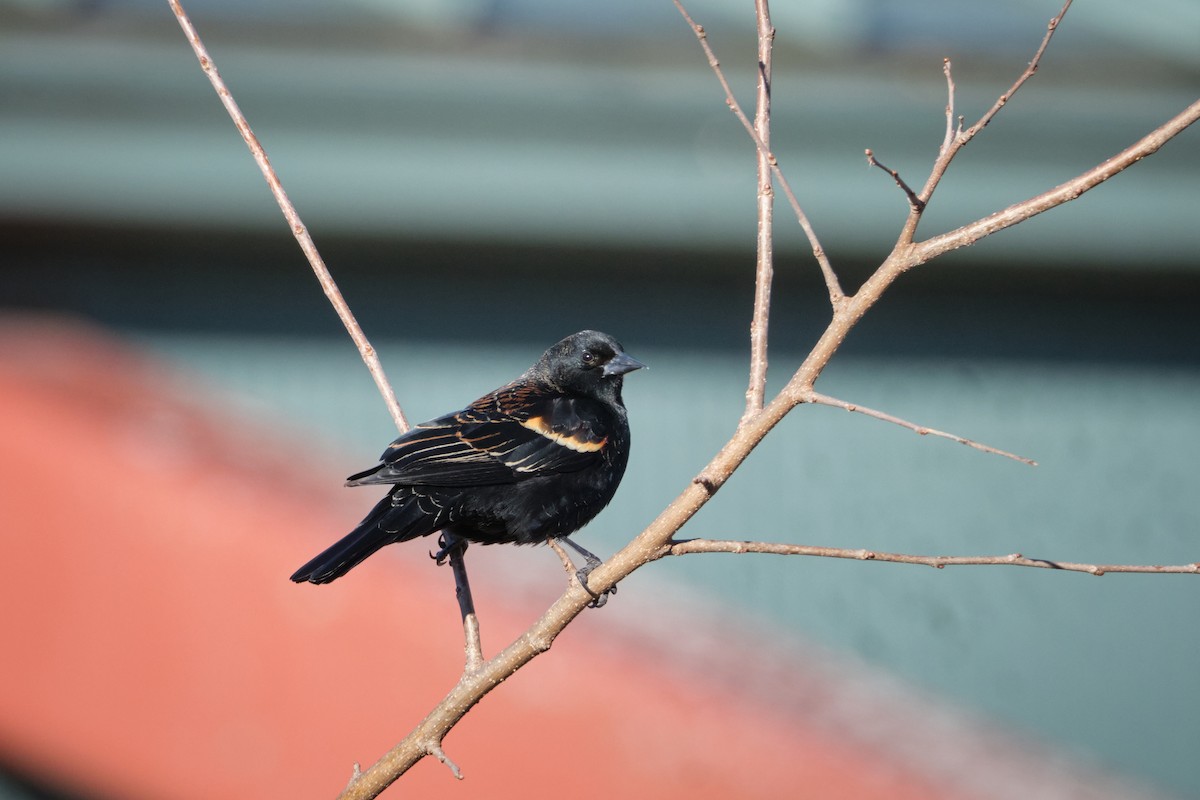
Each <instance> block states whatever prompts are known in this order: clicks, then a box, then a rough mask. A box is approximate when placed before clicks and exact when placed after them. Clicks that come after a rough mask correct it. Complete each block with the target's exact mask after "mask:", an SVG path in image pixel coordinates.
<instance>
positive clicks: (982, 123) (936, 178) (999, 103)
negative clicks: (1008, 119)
mask: <svg viewBox="0 0 1200 800" xmlns="http://www.w3.org/2000/svg"><path fill="white" fill-rule="evenodd" d="M1071 2H1072V0H1066V2H1065V3H1063V7H1062V9H1061V10H1060V11H1059V12H1058V14H1057V15H1056V16H1055V17H1054V18H1053V19H1051V20H1050V22H1049V23H1048V24H1047V26H1046V35H1045V36H1043V37H1042V41H1041V44H1039V45H1038V48H1037V51H1036V52H1035V53H1034V54H1033V58H1032V59H1030V61H1029V66H1027V67H1026V68H1025V71H1024V72H1022V73H1021V74H1020V75H1019V76H1018V77H1017V79H1016V81H1014V82H1013V85H1012V86H1010V87H1008V91H1006V92H1004V93H1003V94H1001V95H1000V97H998V98H997V99H996V102H995V103H993V104H992V107H991V108H989V109H988V110H987V111H986V112H985V113H984V115H983V116H982V117H980V118H979V120H978V121H977V122H976V123H975V124H974V125H972V126H971V127H969V128H967V129H966V130H963V129H962V121H961V118H960V120H959V123H958V129H957V130H956V131H955V132H954V135H953V136H951V135H950V129H951V128H952V127H953V124H954V123H953V118H954V80H953V78H951V76H950V59H945V60H944V61H943V63H942V71H943V72H944V73H945V74H946V84H947V87H948V91H949V95H950V102H949V103H948V104H947V106H946V127H947V141H946V143H945V144H943V146H942V149H941V150H940V152H939V153H938V157H937V160H936V161H934V163H933V169H932V170H931V171H930V173H929V178H928V179H927V180H926V181H925V186H924V187H923V188H922V189H921V191H920V193H919V194H918V195H917V196H918V197H920V198H921V200H922V201H923V202H925V203H928V202H929V198H931V197H932V196H933V191H934V189H936V188H937V185H938V184H939V183H940V182H941V180H942V176H943V175H945V173H946V168H947V167H949V166H950V162H951V161H953V160H954V157H955V156H956V155H957V154H958V152H959V151H960V150H962V149H963V147H965V146H966V145H967V143H968V142H970V141H971V140H972V139H973V138H975V135H976V134H977V133H979V132H980V131H981V130H983V129H984V128H986V127H987V126H988V124H989V123H990V122H991V121H992V120H993V119H994V118H995V116H996V115H997V114H998V113H1000V109H1001V108H1003V107H1004V106H1005V105H1006V104H1007V103H1008V101H1009V100H1011V99H1012V97H1013V95H1015V94H1016V93H1017V91H1018V90H1019V89H1020V88H1021V87H1022V86H1024V85H1025V82H1026V81H1028V80H1029V79H1030V78H1032V77H1033V76H1034V74H1035V73H1036V72H1037V70H1038V66H1039V64H1041V61H1042V55H1044V54H1045V52H1046V48H1047V47H1049V46H1050V40H1051V39H1052V38H1054V32H1055V31H1057V30H1058V25H1059V23H1060V22H1062V20H1063V17H1064V16H1066V13H1067V10H1068V9H1069V8H1070V7H1071ZM919 216H920V215H919V212H918V213H917V217H918V218H919ZM910 222H911V229H912V230H910V231H908V239H907V241H912V234H913V233H914V232H915V231H916V220H910ZM907 227H908V226H906V228H907Z"/></svg>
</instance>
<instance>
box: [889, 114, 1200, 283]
mask: <svg viewBox="0 0 1200 800" xmlns="http://www.w3.org/2000/svg"><path fill="white" fill-rule="evenodd" d="M1198 119H1200V100H1197V101H1196V102H1194V103H1192V104H1191V105H1190V106H1188V107H1187V108H1185V109H1184V110H1183V111H1181V112H1179V113H1178V114H1176V115H1175V116H1174V117H1172V118H1171V119H1169V120H1168V121H1167V122H1165V123H1163V124H1162V125H1160V126H1159V127H1158V128H1155V129H1154V130H1153V131H1151V132H1150V133H1149V134H1147V135H1146V136H1143V137H1142V138H1141V139H1139V140H1138V141H1136V142H1134V143H1133V144H1131V145H1130V146H1129V147H1127V148H1125V149H1124V150H1122V151H1121V152H1119V153H1117V154H1116V155H1114V156H1113V157H1112V158H1109V159H1108V160H1106V161H1104V162H1103V163H1101V164H1099V165H1097V166H1095V167H1093V168H1092V169H1089V170H1088V171H1087V172H1084V173H1083V174H1081V175H1079V176H1077V177H1075V178H1072V179H1071V180H1069V181H1067V182H1066V183H1062V184H1059V185H1058V186H1056V187H1054V188H1053V189H1051V190H1050V191H1048V192H1044V193H1042V194H1039V195H1037V196H1036V197H1031V198H1029V199H1028V200H1025V201H1023V202H1020V203H1016V204H1014V205H1011V206H1009V207H1008V208H1006V209H1004V210H1002V211H997V212H996V213H995V214H991V215H989V216H986V217H984V218H983V219H979V220H976V221H975V222H971V223H968V224H966V225H963V226H962V227H961V228H955V229H954V230H952V231H948V232H946V233H943V234H940V235H938V236H933V237H930V238H929V239H926V240H925V241H923V242H918V243H916V244H914V245H912V247H911V249H910V250H909V251H908V255H907V257H906V259H905V261H906V262H907V263H906V266H905V267H904V268H905V269H911V268H912V267H915V266H917V265H919V264H924V263H925V262H926V261H929V260H930V259H932V258H936V257H937V256H940V255H941V254H942V253H946V252H948V251H950V250H957V249H958V248H960V247H966V246H967V245H971V244H974V243H975V242H977V241H979V240H980V239H982V238H983V237H985V236H987V235H989V234H992V233H996V232H997V231H1002V230H1004V229H1005V228H1011V227H1012V226H1013V225H1016V224H1017V223H1019V222H1024V221H1025V220H1027V219H1029V218H1030V217H1034V216H1037V215H1038V214H1041V213H1042V212H1043V211H1049V210H1050V209H1052V208H1055V207H1056V206H1060V205H1062V204H1063V203H1067V202H1070V201H1071V200H1075V199H1078V198H1079V197H1080V195H1082V194H1083V193H1084V192H1086V191H1088V190H1090V189H1094V188H1095V187H1097V186H1099V185H1100V184H1101V183H1103V182H1104V181H1106V180H1108V179H1109V178H1111V177H1113V176H1114V175H1116V174H1117V173H1119V172H1122V171H1123V170H1125V169H1127V168H1128V167H1131V166H1133V165H1134V164H1136V163H1137V162H1139V161H1141V160H1142V159H1143V158H1146V157H1147V156H1152V155H1154V154H1155V153H1157V152H1158V151H1159V149H1160V148H1161V147H1162V146H1163V145H1164V144H1166V143H1167V142H1169V141H1170V140H1171V139H1173V138H1175V137H1176V136H1178V135H1179V134H1180V133H1182V132H1183V131H1184V130H1186V129H1187V128H1188V126H1190V125H1191V124H1192V123H1194V122H1195V121H1196V120H1198Z"/></svg>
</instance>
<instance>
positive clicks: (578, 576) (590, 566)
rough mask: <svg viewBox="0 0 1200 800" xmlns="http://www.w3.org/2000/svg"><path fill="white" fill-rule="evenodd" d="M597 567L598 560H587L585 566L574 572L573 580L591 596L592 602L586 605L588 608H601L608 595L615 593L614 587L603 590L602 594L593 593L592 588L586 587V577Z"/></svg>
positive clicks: (598, 564)
mask: <svg viewBox="0 0 1200 800" xmlns="http://www.w3.org/2000/svg"><path fill="white" fill-rule="evenodd" d="M598 566H600V559H598V558H589V559H588V560H587V564H586V566H584V567H583V568H582V569H578V570H576V571H575V580H577V581H579V585H580V586H582V587H583V590H584V591H585V592H587V593H588V594H589V595H591V596H592V602H590V603H588V604H587V607H588V608H600V607H602V606H603V605H604V604H605V603H607V602H608V596H609V595H610V594H616V593H617V587H616V586H610V587H608V588H607V589H605V590H604V591H603V592H599V593H597V592H593V591H592V587H590V586H588V575H590V574H592V570H594V569H595V568H596V567H598Z"/></svg>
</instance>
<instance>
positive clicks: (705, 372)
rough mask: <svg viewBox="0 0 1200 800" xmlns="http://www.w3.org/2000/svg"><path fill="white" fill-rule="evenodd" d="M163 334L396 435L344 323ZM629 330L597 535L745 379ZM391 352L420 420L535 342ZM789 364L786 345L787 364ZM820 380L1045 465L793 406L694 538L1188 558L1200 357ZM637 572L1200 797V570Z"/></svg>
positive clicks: (365, 449) (164, 343) (937, 368)
mask: <svg viewBox="0 0 1200 800" xmlns="http://www.w3.org/2000/svg"><path fill="white" fill-rule="evenodd" d="M147 341H148V343H149V345H150V346H151V347H152V348H153V349H154V350H156V351H158V352H161V353H163V354H166V355H168V356H169V357H170V358H172V359H173V360H175V361H176V362H177V363H180V364H183V365H186V366H187V367H188V368H189V369H194V370H196V371H197V372H199V373H200V374H202V375H205V376H207V379H208V380H210V381H211V382H212V385H213V386H214V387H219V388H220V390H221V391H222V392H228V393H232V395H231V396H232V397H233V399H235V400H236V401H237V404H238V405H239V407H241V408H243V409H244V413H246V414H247V415H248V418H251V419H252V418H254V417H256V416H257V417H262V418H270V419H271V420H272V421H274V422H277V423H278V422H282V423H283V424H285V425H291V426H295V427H296V428H299V429H303V430H306V431H311V432H316V433H317V434H319V435H320V436H322V437H324V438H325V439H326V440H327V441H328V442H329V443H330V445H331V447H335V448H336V451H337V452H339V453H342V454H345V456H346V458H347V460H346V463H345V468H344V469H343V471H345V472H349V471H350V470H353V469H358V468H360V467H362V466H363V465H364V464H369V463H370V462H371V461H372V460H373V459H374V458H375V456H376V455H377V452H378V451H379V450H381V448H382V445H383V444H385V443H386V441H387V440H388V439H389V438H390V436H391V435H392V431H393V429H392V427H391V423H390V421H389V420H388V419H387V417H386V415H385V414H384V412H383V410H382V405H381V403H380V401H379V399H378V396H377V395H376V394H375V392H374V389H373V387H372V385H371V384H370V382H369V379H368V377H367V375H366V372H365V370H363V368H362V366H361V365H360V364H359V363H358V361H357V357H356V355H355V353H354V352H353V351H352V350H351V349H350V348H349V347H348V346H347V345H346V344H344V343H342V342H336V341H330V342H309V343H304V344H301V343H297V342H294V341H287V340H283V339H250V340H245V339H228V338H221V337H204V336H195V335H181V334H175V335H157V336H154V337H152V338H150V339H148V340H147ZM625 344H626V346H627V348H628V349H629V350H630V351H631V352H633V353H634V354H636V355H637V356H638V357H639V358H641V359H642V360H644V361H646V362H647V363H648V364H650V365H651V369H650V370H649V371H647V372H644V373H639V374H637V375H636V376H634V377H632V378H630V380H629V381H628V383H627V388H626V396H627V402H628V405H629V408H630V414H631V417H632V421H633V428H634V450H633V456H632V460H631V463H630V468H629V472H628V475H627V477H626V480H625V483H624V485H623V486H622V489H621V491H620V492H619V494H618V496H617V499H616V500H615V501H614V503H613V505H612V507H611V508H610V509H609V510H607V511H606V512H605V513H603V514H602V515H601V516H600V517H599V518H598V519H597V521H595V522H594V523H593V524H592V525H591V526H590V527H589V528H587V529H586V530H585V531H583V532H582V533H581V534H580V536H581V540H582V541H584V542H586V544H587V546H588V547H589V548H591V549H594V550H597V551H598V552H600V553H608V552H611V551H613V550H614V549H616V548H617V547H619V546H620V545H621V544H622V543H623V542H624V541H626V540H627V539H628V538H629V537H631V536H632V535H633V534H635V533H636V532H637V531H639V530H640V529H641V528H642V527H643V526H644V525H645V524H646V523H647V522H649V521H650V519H652V518H653V516H654V515H655V514H656V513H657V512H658V510H660V508H661V507H662V506H663V505H664V504H665V502H666V501H667V500H669V499H670V497H672V496H673V495H674V493H676V492H677V491H679V490H680V489H681V488H683V487H684V486H685V485H686V484H687V482H688V481H689V480H690V478H691V477H692V476H693V475H694V474H696V472H697V471H698V470H699V469H700V468H701V467H702V466H703V465H704V463H705V462H706V460H707V459H708V458H709V457H710V456H711V455H712V454H713V453H714V452H715V449H716V448H717V447H718V446H719V445H720V444H721V442H722V441H723V440H724V438H725V437H726V436H727V435H728V434H729V432H730V430H731V427H732V425H733V424H734V422H735V420H736V419H737V416H738V414H739V413H740V410H741V402H742V393H743V391H744V385H743V381H744V376H743V372H744V359H743V358H742V357H741V356H740V355H737V354H735V353H728V354H724V355H722V354H720V353H716V354H714V353H711V352H700V351H688V350H686V349H681V348H663V347H658V346H656V345H655V342H654V341H653V340H650V341H626V342H625ZM377 346H378V348H379V349H380V351H381V353H382V354H383V356H384V358H385V362H386V365H387V367H388V369H389V372H390V375H391V377H392V379H393V380H394V381H395V383H396V384H397V386H398V390H399V392H400V395H401V398H402V399H403V400H404V401H405V406H406V409H407V411H408V412H409V414H410V415H411V416H412V417H413V419H414V420H418V419H424V418H427V417H430V416H433V415H435V414H437V413H439V412H442V411H445V410H448V409H451V408H454V407H457V406H460V405H462V404H464V403H465V402H466V401H468V400H470V399H473V398H474V397H475V396H477V395H479V394H481V393H483V392H484V391H487V390H488V389H490V388H492V387H493V386H495V385H498V384H500V383H502V382H504V381H506V380H508V379H509V378H510V377H512V376H513V375H515V374H516V373H517V372H519V371H520V370H521V369H523V368H524V367H525V366H526V365H527V363H528V362H530V361H531V360H532V359H533V358H534V357H535V356H536V355H537V349H539V347H538V346H536V345H533V344H530V345H529V346H520V345H508V346H486V345H471V346H464V345H461V344H445V343H439V342H436V341H429V340H423V341H416V342H406V341H380V342H378V343H377ZM790 359H791V355H790V354H780V355H779V356H778V357H777V359H776V370H777V371H783V370H784V369H786V365H787V363H788V361H789V360H790ZM822 387H823V390H824V391H825V392H827V393H830V394H834V395H836V396H839V397H841V398H843V399H846V400H850V401H854V402H857V403H861V404H864V405H868V406H873V407H876V408H880V409H884V410H886V411H888V412H890V413H894V414H896V415H899V416H902V417H905V418H908V419H911V420H914V421H917V422H920V423H922V424H926V425H929V426H931V427H935V428H939V429H943V430H949V431H953V432H955V433H959V434H961V435H964V436H968V437H971V438H974V439H977V440H980V441H983V442H986V443H988V444H992V445H995V446H997V447H1001V448H1004V449H1008V450H1013V451H1016V452H1018V453H1021V454H1023V455H1026V456H1029V457H1032V458H1035V459H1037V460H1038V461H1039V462H1040V466H1038V467H1036V468H1031V467H1027V466H1024V465H1022V464H1019V463H1016V462H1013V461H1010V460H1007V459H1003V458H1000V457H997V456H994V455H986V454H983V453H979V452H976V451H974V450H971V449H968V448H966V447H963V446H960V445H958V444H955V443H952V442H948V441H944V440H939V439H936V438H933V437H919V436H917V435H915V434H913V433H911V432H908V431H905V430H902V429H900V428H898V427H895V426H891V425H888V424H885V423H882V422H879V421H876V420H872V419H868V418H866V417H863V416H860V415H854V414H848V413H846V412H843V411H839V410H834V409H830V408H824V407H801V408H799V409H797V410H796V411H795V412H794V413H793V414H792V415H791V416H790V417H789V418H788V419H787V420H785V421H784V423H783V424H781V425H780V426H779V428H778V429H777V430H776V431H774V432H773V433H772V434H771V436H769V437H768V439H767V440H766V442H764V444H763V445H762V446H760V447H759V448H758V450H757V451H756V452H755V453H754V454H753V455H752V456H751V458H750V459H749V461H748V462H747V463H746V465H745V466H744V468H743V469H742V470H741V471H740V472H739V473H737V474H736V475H735V477H734V478H733V479H732V480H731V481H730V482H729V484H728V485H727V486H726V487H725V488H724V489H723V490H722V491H721V492H720V493H719V494H718V495H717V496H716V497H715V499H714V500H713V501H712V502H711V503H710V504H709V505H708V506H707V507H706V508H705V509H704V510H703V511H702V512H701V513H700V514H699V515H697V517H696V518H695V519H693V520H692V521H691V522H690V523H689V524H688V526H687V527H686V528H685V530H684V531H683V534H684V535H687V536H705V537H715V538H747V539H765V540H774V541H786V542H797V543H804V544H819V545H830V546H839V547H854V548H858V547H865V548H870V549H877V550H888V551H898V552H906V553H923V554H959V555H974V554H1007V553H1012V552H1020V553H1022V554H1025V555H1028V556H1032V557H1040V558H1049V559H1057V560H1071V561H1085V562H1096V563H1123V562H1132V563H1186V562H1189V561H1195V560H1196V559H1197V552H1198V551H1197V535H1198V533H1197V532H1198V531H1200V508H1198V506H1197V503H1196V494H1197V488H1198V481H1200V474H1198V471H1197V470H1196V458H1197V455H1196V454H1197V453H1198V452H1200V415H1197V413H1196V400H1195V398H1196V397H1197V396H1198V392H1200V374H1198V373H1197V372H1196V371H1195V370H1191V369H1179V368H1171V367H1160V368H1153V367H1139V366H1136V365H1129V364H1124V365H1122V364H1115V365H1101V364H1097V365H1091V366H1080V365H1058V364H1046V363H1021V362H1018V361H999V360H993V361H984V362H980V363H974V364H972V363H967V362H953V361H934V360H922V359H886V360H884V359H871V358H847V359H841V360H835V363H834V366H832V367H831V368H830V371H829V374H828V375H827V376H826V377H825V378H824V379H823V381H822ZM335 443H336V444H335ZM340 478H341V476H340V475H331V476H330V480H331V481H333V482H336V481H338V480H340ZM364 502H366V501H364ZM646 572H648V573H649V576H648V577H646V576H643V575H639V580H669V581H675V582H680V583H683V584H685V585H687V586H688V587H689V588H690V589H692V590H694V591H696V592H701V593H704V594H705V595H708V596H710V597H714V598H717V599H719V600H721V601H722V602H726V603H728V604H730V605H731V606H733V607H735V608H739V609H740V610H741V611H742V612H744V613H747V614H752V615H755V616H756V617H758V618H760V619H763V620H768V621H771V622H773V623H777V624H780V625H782V626H784V627H785V628H786V629H787V630H789V631H791V632H793V633H794V634H796V635H799V636H803V637H809V638H812V639H815V640H817V641H820V642H822V643H825V644H827V645H832V646H834V647H837V648H841V649H845V650H849V651H852V652H854V653H856V654H857V655H858V656H860V657H862V658H863V659H865V660H867V661H868V662H871V663H873V664H875V665H878V666H880V667H883V668H885V669H888V670H890V671H893V672H895V673H896V674H898V675H901V676H903V677H904V678H906V679H908V680H911V681H913V682H915V683H917V684H919V685H921V686H923V687H925V688H927V689H931V690H933V691H935V692H937V693H939V694H941V695H943V696H945V697H946V698H948V699H950V700H951V701H960V702H963V703H966V704H968V705H969V706H972V707H975V708H977V709H981V710H983V711H986V712H988V713H989V714H994V715H995V716H997V717H998V718H1000V719H1002V720H1005V721H1007V722H1009V723H1010V724H1013V725H1015V726H1017V727H1018V728H1022V729H1027V730H1030V731H1033V732H1036V733H1037V734H1039V735H1041V736H1044V737H1047V738H1051V739H1054V740H1058V741H1060V742H1062V743H1065V744H1066V745H1067V746H1068V747H1071V748H1078V749H1080V750H1082V751H1083V752H1086V753H1091V754H1092V755H1094V756H1096V757H1098V758H1100V759H1102V760H1103V761H1105V762H1107V763H1109V764H1110V765H1111V766H1113V767H1115V768H1118V769H1121V770H1126V771H1129V772H1131V773H1133V774H1137V775H1141V776H1143V777H1148V778H1153V779H1155V780H1158V781H1161V782H1162V783H1164V784H1166V785H1168V786H1171V787H1173V788H1174V789H1175V790H1177V791H1179V792H1181V793H1184V794H1185V795H1194V794H1196V793H1197V792H1198V790H1200V786H1198V785H1197V783H1196V776H1195V773H1194V770H1193V769H1192V767H1191V765H1192V763H1193V760H1194V755H1195V752H1196V750H1195V746H1196V742H1197V741H1200V693H1197V692H1196V691H1195V690H1194V689H1195V676H1196V671H1197V666H1198V665H1200V642H1198V640H1197V638H1196V637H1195V636H1194V635H1193V633H1194V631H1193V623H1194V621H1195V619H1196V618H1197V613H1198V612H1200V589H1198V588H1197V585H1196V581H1197V578H1196V577H1194V576H1143V575H1118V574H1111V575H1107V576H1104V577H1092V576H1088V575H1081V574H1074V573H1055V572H1052V571H1048V570H1033V569H1022V568H1014V567H999V566H991V567H958V568H948V569H944V570H933V569H930V568H927V567H920V566H904V565H895V564H884V563H864V562H855V561H835V560H829V559H808V558H781V557H768V556H728V555H704V556H691V557H687V558H681V559H674V560H669V561H665V562H658V563H656V564H654V565H652V566H650V567H648V568H647V570H646ZM628 591H637V589H636V588H631V589H629V590H628ZM684 601H685V600H684V598H682V597H681V602H684Z"/></svg>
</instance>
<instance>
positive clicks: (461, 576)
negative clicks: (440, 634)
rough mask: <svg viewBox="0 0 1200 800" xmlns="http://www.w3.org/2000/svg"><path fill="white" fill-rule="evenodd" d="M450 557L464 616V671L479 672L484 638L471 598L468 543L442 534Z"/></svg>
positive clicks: (455, 591) (460, 609) (457, 594)
mask: <svg viewBox="0 0 1200 800" xmlns="http://www.w3.org/2000/svg"><path fill="white" fill-rule="evenodd" d="M442 541H444V542H446V543H447V545H448V547H447V551H448V553H449V556H450V569H451V571H452V572H453V573H454V596H455V597H456V598H457V599H458V610H459V613H460V614H461V615H462V623H463V649H464V650H465V651H466V664H465V666H464V667H463V670H464V671H465V672H467V673H474V672H478V671H479V670H480V668H481V667H482V666H483V662H484V658H483V638H482V635H481V633H480V630H479V617H478V616H477V615H476V614H475V599H474V598H473V597H472V596H471V580H470V578H468V577H467V559H466V555H467V543H466V542H465V541H463V540H458V544H457V545H455V544H453V542H454V539H453V537H451V535H450V534H442Z"/></svg>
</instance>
